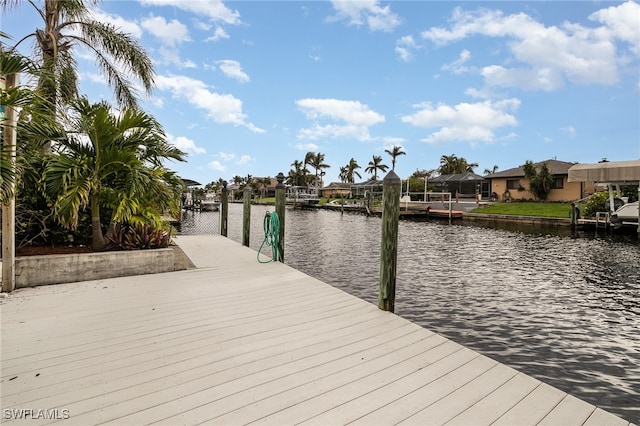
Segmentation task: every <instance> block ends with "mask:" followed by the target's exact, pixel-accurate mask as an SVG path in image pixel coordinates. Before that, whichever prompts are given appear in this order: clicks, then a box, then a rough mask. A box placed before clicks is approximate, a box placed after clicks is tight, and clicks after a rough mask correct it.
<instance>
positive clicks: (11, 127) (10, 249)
mask: <svg viewBox="0 0 640 426" xmlns="http://www.w3.org/2000/svg"><path fill="white" fill-rule="evenodd" d="M5 84H6V87H7V89H13V88H15V87H17V86H18V74H9V75H7V76H6V77H5ZM2 121H3V123H2V124H3V126H2V127H3V129H2V132H3V136H4V146H2V150H3V151H4V154H8V159H7V160H8V164H9V167H10V171H9V173H15V171H16V127H17V126H16V123H17V121H18V113H17V111H16V109H15V108H14V107H11V106H7V107H6V109H5V116H4V119H3V120H2ZM5 184H6V185H7V186H8V187H9V188H10V190H11V192H12V194H11V195H10V196H9V197H7V199H6V200H4V201H3V203H2V291H3V292H7V293H9V292H12V291H13V290H14V289H15V284H16V283H15V279H16V271H15V264H16V260H15V257H16V235H15V232H16V194H15V185H16V184H15V181H11V180H9V181H8V182H5Z"/></svg>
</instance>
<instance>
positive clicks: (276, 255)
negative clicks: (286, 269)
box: [257, 211, 282, 263]
mask: <svg viewBox="0 0 640 426" xmlns="http://www.w3.org/2000/svg"><path fill="white" fill-rule="evenodd" d="M263 227H264V240H263V241H262V244H260V249H259V250H258V256H257V257H258V262H260V263H269V262H278V261H280V262H282V255H281V254H280V250H279V249H278V243H279V241H280V219H279V218H278V214H277V213H276V212H273V213H271V212H269V211H267V213H265V215H264V221H263ZM265 245H267V246H269V247H271V259H270V260H267V261H262V260H260V252H261V251H262V247H264V246H265Z"/></svg>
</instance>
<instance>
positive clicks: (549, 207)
mask: <svg viewBox="0 0 640 426" xmlns="http://www.w3.org/2000/svg"><path fill="white" fill-rule="evenodd" d="M275 200H276V199H275V197H265V198H258V199H255V200H253V202H254V204H268V205H271V204H275ZM341 201H344V202H347V199H344V198H342V199H341V198H321V199H320V202H319V203H318V206H320V207H322V206H324V205H325V204H328V203H330V202H337V203H340V202H341ZM352 201H353V200H348V202H352ZM469 213H481V214H495V215H509V216H536V217H556V218H563V219H569V216H570V213H571V203H561V202H544V201H514V202H510V203H503V202H501V203H493V204H487V205H483V206H480V207H478V208H476V209H473V210H470V211H469Z"/></svg>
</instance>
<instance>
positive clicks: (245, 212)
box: [242, 185, 251, 247]
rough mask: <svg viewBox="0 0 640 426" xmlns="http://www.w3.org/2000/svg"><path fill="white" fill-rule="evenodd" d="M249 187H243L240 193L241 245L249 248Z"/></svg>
mask: <svg viewBox="0 0 640 426" xmlns="http://www.w3.org/2000/svg"><path fill="white" fill-rule="evenodd" d="M248 187H249V185H247V186H245V187H244V192H243V193H242V196H243V198H242V201H243V205H242V245H243V246H247V247H249V233H250V232H251V191H250V190H249V191H248V190H247V189H248Z"/></svg>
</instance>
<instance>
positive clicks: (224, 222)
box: [220, 180, 229, 237]
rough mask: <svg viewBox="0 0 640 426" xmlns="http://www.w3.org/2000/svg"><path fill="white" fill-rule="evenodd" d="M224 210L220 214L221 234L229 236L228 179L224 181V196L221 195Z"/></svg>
mask: <svg viewBox="0 0 640 426" xmlns="http://www.w3.org/2000/svg"><path fill="white" fill-rule="evenodd" d="M220 201H221V206H220V207H222V212H221V214H220V235H222V236H223V237H226V236H227V222H228V219H229V190H228V189H227V181H226V180H225V181H224V182H222V196H221V197H220Z"/></svg>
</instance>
